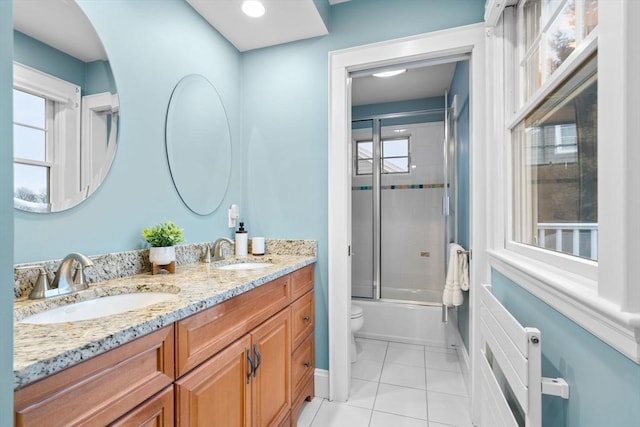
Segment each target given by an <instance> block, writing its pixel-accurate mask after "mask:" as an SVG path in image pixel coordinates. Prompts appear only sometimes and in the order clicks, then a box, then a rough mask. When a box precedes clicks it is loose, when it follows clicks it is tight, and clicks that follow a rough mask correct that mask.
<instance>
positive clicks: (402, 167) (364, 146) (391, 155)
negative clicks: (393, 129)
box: [356, 138, 410, 175]
mask: <svg viewBox="0 0 640 427" xmlns="http://www.w3.org/2000/svg"><path fill="white" fill-rule="evenodd" d="M356 154H357V155H356V158H357V164H356V175H371V173H372V171H373V143H372V142H371V141H357V142H356ZM381 157H382V173H409V163H410V162H409V138H394V139H384V140H382V154H381Z"/></svg>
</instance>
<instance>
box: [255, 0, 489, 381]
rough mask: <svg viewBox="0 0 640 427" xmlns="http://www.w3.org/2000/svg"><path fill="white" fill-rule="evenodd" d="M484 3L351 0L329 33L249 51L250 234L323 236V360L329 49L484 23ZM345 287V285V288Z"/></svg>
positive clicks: (320, 350) (320, 348) (319, 359)
mask: <svg viewBox="0 0 640 427" xmlns="http://www.w3.org/2000/svg"><path fill="white" fill-rule="evenodd" d="M483 13H484V1H480V0H449V1H446V2H445V1H441V0H376V1H371V0H352V1H349V2H346V3H341V4H337V5H335V6H332V7H331V16H330V34H329V35H328V36H326V37H320V38H314V39H310V40H304V41H300V42H296V43H289V44H286V45H281V46H275V47H270V48H265V49H260V50H256V51H250V52H246V53H245V54H244V55H243V73H244V74H243V112H244V113H243V139H244V144H245V148H246V151H245V153H244V156H243V163H244V164H245V168H244V173H243V187H244V188H246V191H245V193H244V198H243V202H244V203H243V204H244V205H245V206H247V207H248V216H247V217H246V219H247V225H248V227H249V232H250V233H251V232H253V233H257V234H261V235H266V236H281V237H291V238H310V239H316V240H318V246H319V260H318V264H317V268H316V287H317V288H316V289H317V292H316V329H315V338H316V364H317V366H318V367H319V368H322V369H326V368H327V367H328V353H329V349H328V333H327V296H328V284H327V256H328V255H327V208H328V207H327V198H328V189H327V168H328V166H327V165H328V163H327V162H328V158H327V152H328V145H327V139H328V132H327V129H328V116H327V105H328V95H327V94H328V76H327V67H328V53H329V52H330V51H332V50H337V49H342V48H346V47H350V46H356V45H360V44H364V43H372V42H378V41H382V40H388V39H393V38H398V37H403V36H409V35H415V34H419V33H425V32H430V31H435V30H441V29H444V28H448V27H455V26H460V25H467V24H472V23H476V22H481V21H482V17H483ZM345 286H346V284H345Z"/></svg>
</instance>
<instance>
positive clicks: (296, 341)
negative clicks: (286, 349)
mask: <svg viewBox="0 0 640 427" xmlns="http://www.w3.org/2000/svg"><path fill="white" fill-rule="evenodd" d="M313 314H314V313H313V291H311V292H307V293H306V294H305V295H304V296H303V297H301V298H300V299H298V300H297V301H296V302H294V303H293V304H291V343H292V344H291V345H292V347H291V349H292V350H295V349H296V348H298V346H299V345H300V343H302V341H304V339H305V337H306V336H307V335H309V334H310V333H311V332H312V331H313V324H314V316H313Z"/></svg>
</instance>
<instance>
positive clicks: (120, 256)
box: [13, 239, 317, 299]
mask: <svg viewBox="0 0 640 427" xmlns="http://www.w3.org/2000/svg"><path fill="white" fill-rule="evenodd" d="M211 245H213V242H202V243H192V244H186V245H177V246H176V264H177V265H185V264H193V263H196V262H199V261H201V260H202V258H203V256H204V253H205V251H206V247H207V246H209V247H210V246H211ZM316 246H317V245H316V241H315V240H279V239H268V240H266V241H265V254H267V255H302V256H316V253H317V250H316ZM234 250H235V248H234V245H233V244H228V243H223V245H222V254H223V255H224V257H225V258H227V257H230V256H233V254H234ZM248 250H249V253H251V239H249V248H248ZM89 258H91V260H92V261H93V267H91V268H87V269H86V271H85V274H86V279H87V281H88V282H89V283H98V282H104V281H106V280H112V279H120V278H123V277H129V276H134V275H136V274H140V273H146V272H149V271H151V263H150V262H149V249H139V250H133V251H126V252H115V253H111V254H105V255H95V256H90V257H89ZM60 261H61V260H60V259H58V260H48V261H41V262H31V263H25V264H17V265H16V266H15V267H18V268H16V269H15V270H14V287H13V293H14V297H15V298H16V299H21V298H26V297H27V296H28V295H29V294H30V293H31V290H32V289H33V286H34V285H35V283H36V280H37V279H38V274H39V271H40V267H43V268H44V269H45V271H46V272H47V273H48V275H49V278H50V279H53V277H54V275H55V272H56V270H57V269H58V265H59V264H60Z"/></svg>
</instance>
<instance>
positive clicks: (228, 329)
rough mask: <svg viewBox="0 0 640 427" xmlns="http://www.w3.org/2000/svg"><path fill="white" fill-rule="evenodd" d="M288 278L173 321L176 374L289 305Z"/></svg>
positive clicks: (282, 278)
mask: <svg viewBox="0 0 640 427" xmlns="http://www.w3.org/2000/svg"><path fill="white" fill-rule="evenodd" d="M289 278H290V276H289V275H287V276H283V277H280V278H278V279H276V280H274V281H272V282H269V283H267V284H265V285H262V286H259V287H257V288H256V289H253V290H251V291H248V292H245V293H244V294H241V295H238V296H236V297H233V298H231V299H230V300H227V301H225V302H223V303H220V304H218V305H215V306H213V307H211V308H208V309H206V310H204V311H202V312H200V313H197V314H194V315H193V316H190V317H187V318H186V319H183V320H180V321H179V322H177V323H176V325H177V326H176V346H177V348H176V352H177V355H176V374H177V376H178V377H180V376H182V375H184V374H185V373H186V372H188V371H189V370H191V369H193V368H194V367H196V366H197V365H199V364H200V363H202V362H204V361H205V360H207V359H208V358H209V357H211V356H213V355H214V354H216V353H218V352H219V351H220V350H222V349H223V348H225V347H226V346H228V345H229V344H231V343H232V342H233V341H235V340H236V339H238V338H240V337H241V336H242V335H244V334H246V333H248V332H249V331H250V330H251V329H253V328H255V327H256V326H257V325H259V324H260V323H262V322H263V321H265V320H266V319H268V318H269V317H270V316H272V315H274V314H275V313H277V312H278V311H280V310H281V309H282V308H284V307H286V306H287V305H288V304H289V292H290V291H289Z"/></svg>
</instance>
